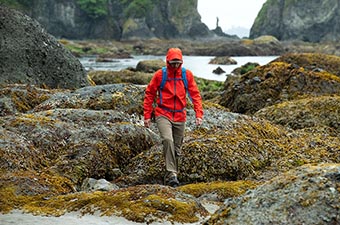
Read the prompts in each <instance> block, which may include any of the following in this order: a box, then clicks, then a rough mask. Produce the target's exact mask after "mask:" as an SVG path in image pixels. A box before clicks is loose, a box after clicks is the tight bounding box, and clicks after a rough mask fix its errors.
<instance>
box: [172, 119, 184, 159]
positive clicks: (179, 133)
mask: <svg viewBox="0 0 340 225" xmlns="http://www.w3.org/2000/svg"><path fill="white" fill-rule="evenodd" d="M184 130H185V122H173V125H172V137H173V139H174V146H175V153H176V156H180V155H181V147H182V144H183V139H184Z"/></svg>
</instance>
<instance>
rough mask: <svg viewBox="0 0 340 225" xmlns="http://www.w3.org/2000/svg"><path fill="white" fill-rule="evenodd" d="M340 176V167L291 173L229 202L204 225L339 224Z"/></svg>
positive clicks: (321, 166) (313, 167)
mask: <svg viewBox="0 0 340 225" xmlns="http://www.w3.org/2000/svg"><path fill="white" fill-rule="evenodd" d="M339 172H340V164H317V165H305V166H302V167H299V168H297V169H296V170H291V171H288V172H286V173H284V174H282V175H280V176H278V177H276V178H274V179H272V180H270V181H268V182H266V183H265V184H263V185H261V186H258V187H257V188H255V189H253V190H251V191H249V192H248V193H247V194H245V195H243V196H240V197H238V198H234V199H232V198H230V199H228V200H226V201H225V203H224V204H225V205H224V206H223V207H221V208H220V209H219V210H217V212H216V213H215V214H214V215H212V216H211V218H210V219H209V220H208V221H206V222H205V223H204V224H206V225H209V224H265V225H267V224H268V225H269V224H273V223H274V224H281V223H283V222H284V223H286V224H300V223H305V224H332V223H335V224H336V223H337V222H338V221H339V218H338V214H339V208H338V206H339V205H340V190H339ZM259 215H261V216H259Z"/></svg>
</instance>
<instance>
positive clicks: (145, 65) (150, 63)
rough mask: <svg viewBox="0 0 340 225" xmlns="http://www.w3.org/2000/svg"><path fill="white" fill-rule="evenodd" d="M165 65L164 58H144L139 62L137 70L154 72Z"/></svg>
mask: <svg viewBox="0 0 340 225" xmlns="http://www.w3.org/2000/svg"><path fill="white" fill-rule="evenodd" d="M163 66H166V63H165V62H164V60H161V59H159V60H144V61H140V62H138V64H137V66H136V71H141V72H145V73H154V72H156V71H157V70H159V69H161V68H162V67H163Z"/></svg>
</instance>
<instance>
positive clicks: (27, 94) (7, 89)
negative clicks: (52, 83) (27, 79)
mask: <svg viewBox="0 0 340 225" xmlns="http://www.w3.org/2000/svg"><path fill="white" fill-rule="evenodd" d="M67 91H68V90H61V89H59V90H58V89H43V88H38V87H36V86H34V85H24V84H8V85H1V86H0V116H6V115H13V114H16V113H25V112H28V111H30V110H32V109H33V108H34V107H35V106H37V105H39V104H40V103H42V102H44V101H46V100H47V99H49V98H50V97H51V96H52V95H53V94H55V93H57V92H59V93H60V92H67Z"/></svg>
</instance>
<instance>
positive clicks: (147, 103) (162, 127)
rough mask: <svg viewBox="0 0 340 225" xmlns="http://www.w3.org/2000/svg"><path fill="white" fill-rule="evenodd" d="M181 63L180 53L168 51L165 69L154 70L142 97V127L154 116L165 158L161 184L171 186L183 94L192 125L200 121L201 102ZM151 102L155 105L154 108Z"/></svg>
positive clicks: (183, 113) (174, 178) (181, 124)
mask: <svg viewBox="0 0 340 225" xmlns="http://www.w3.org/2000/svg"><path fill="white" fill-rule="evenodd" d="M182 64H183V57H182V51H181V50H180V49H179V48H170V49H169V50H168V52H167V55H166V67H163V68H162V69H160V70H158V71H156V73H155V74H154V76H153V78H152V80H151V81H150V83H149V85H148V86H147V88H146V90H145V98H144V126H145V127H150V125H151V117H152V114H153V113H154V116H155V120H156V123H157V127H158V130H159V132H160V136H161V138H162V144H163V154H164V158H165V166H166V174H165V176H164V184H165V185H169V186H172V187H177V186H178V185H179V181H178V178H177V174H178V156H179V153H180V148H181V146H182V143H183V138H184V130H185V122H186V110H185V107H186V95H187V94H188V96H189V98H190V99H191V101H192V103H193V105H194V111H195V114H196V121H195V122H196V125H197V126H199V125H201V124H202V121H203V108H202V99H201V95H200V93H199V90H198V88H197V85H196V82H195V80H194V76H193V74H192V72H191V71H190V70H186V69H184V68H182ZM155 99H156V103H157V106H156V107H155V108H154V107H153V103H154V100H155Z"/></svg>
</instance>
